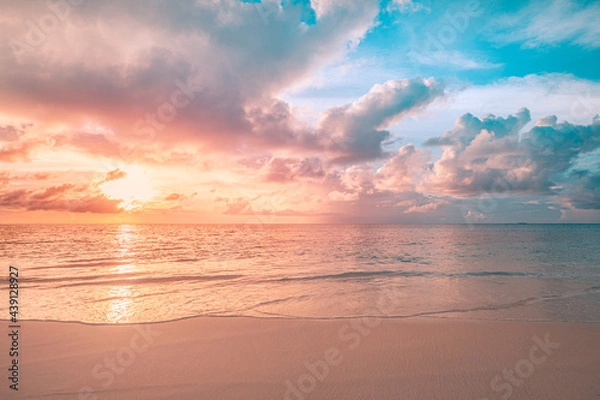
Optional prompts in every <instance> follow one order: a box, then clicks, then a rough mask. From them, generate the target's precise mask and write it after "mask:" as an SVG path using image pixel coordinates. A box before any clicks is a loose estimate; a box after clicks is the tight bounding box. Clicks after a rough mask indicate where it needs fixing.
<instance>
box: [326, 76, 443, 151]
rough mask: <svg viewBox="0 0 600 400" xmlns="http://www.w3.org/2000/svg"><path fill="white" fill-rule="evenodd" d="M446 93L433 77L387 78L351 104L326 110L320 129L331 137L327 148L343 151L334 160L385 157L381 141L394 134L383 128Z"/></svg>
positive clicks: (419, 109)
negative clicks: (391, 79) (390, 79)
mask: <svg viewBox="0 0 600 400" xmlns="http://www.w3.org/2000/svg"><path fill="white" fill-rule="evenodd" d="M443 96H444V86H443V85H442V84H440V83H437V82H436V81H435V80H434V79H420V78H414V79H403V80H393V81H387V82H385V83H384V84H378V85H375V86H373V88H372V89H371V90H370V91H369V93H367V94H365V95H364V96H362V97H361V98H360V99H358V100H357V101H356V102H354V103H352V104H347V105H345V106H342V107H334V108H332V109H329V110H327V111H326V112H325V113H324V117H323V118H322V119H321V121H320V122H319V125H318V129H319V131H320V132H321V133H322V135H323V136H326V137H328V140H329V143H327V148H328V149H329V150H330V151H332V152H334V153H341V154H340V155H338V156H337V157H335V158H334V160H333V162H335V163H352V162H358V161H364V160H373V159H377V158H382V157H384V156H386V154H384V152H383V150H382V147H381V145H382V143H383V142H384V141H386V140H387V139H389V138H390V136H391V133H390V132H389V131H387V130H385V129H384V128H385V127H387V126H389V125H390V124H392V123H393V122H395V121H398V120H399V119H400V118H402V117H404V116H406V115H409V114H414V113H416V112H418V111H421V110H423V109H424V108H425V107H426V106H427V105H429V104H430V103H431V102H433V101H434V100H436V99H437V98H440V97H443Z"/></svg>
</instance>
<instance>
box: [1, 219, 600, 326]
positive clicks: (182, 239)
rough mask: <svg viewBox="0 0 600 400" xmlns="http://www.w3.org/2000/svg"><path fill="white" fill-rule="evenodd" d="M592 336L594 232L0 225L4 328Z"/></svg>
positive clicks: (596, 284) (596, 315) (599, 281)
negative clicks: (485, 326)
mask: <svg viewBox="0 0 600 400" xmlns="http://www.w3.org/2000/svg"><path fill="white" fill-rule="evenodd" d="M9 264H12V265H15V266H17V267H18V268H19V271H20V288H21V289H20V293H19V294H20V310H19V312H20V316H21V318H22V319H42V320H61V321H82V322H92V323H107V322H108V323H122V322H141V321H147V322H149V321H165V320H172V319H176V318H182V317H189V316H198V315H215V316H233V315H245V316H259V317H296V318H315V317H317V318H323V317H326V318H330V317H349V316H361V315H385V316H406V317H408V316H415V315H428V316H431V317H435V318H472V319H494V320H534V321H579V322H596V323H598V322H600V225H483V226H475V227H473V228H470V227H469V226H462V225H276V226H265V225H261V226H259V225H245V226H232V225H0V268H2V273H1V276H2V279H3V283H2V287H1V288H0V292H1V296H2V298H4V299H5V301H0V313H1V314H0V315H2V317H0V318H2V319H6V316H7V315H8V300H7V299H8V282H7V277H8V269H9Z"/></svg>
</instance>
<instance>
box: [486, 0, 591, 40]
mask: <svg viewBox="0 0 600 400" xmlns="http://www.w3.org/2000/svg"><path fill="white" fill-rule="evenodd" d="M599 20H600V3H598V2H592V3H591V4H588V5H585V6H582V5H579V4H576V3H575V2H573V1H571V0H554V1H552V2H551V3H550V4H548V2H546V1H539V2H535V3H532V4H531V5H529V6H527V7H524V8H523V9H521V10H520V11H519V12H518V13H516V14H513V15H507V16H504V17H497V18H496V20H495V21H496V23H492V24H491V26H490V29H493V31H492V32H493V33H491V37H492V39H493V40H495V41H497V42H500V43H513V42H523V45H524V46H525V47H539V46H542V45H557V44H559V43H562V42H570V43H574V44H578V45H581V46H584V47H589V48H597V47H599V46H600V24H598V21H599Z"/></svg>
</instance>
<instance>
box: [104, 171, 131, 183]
mask: <svg viewBox="0 0 600 400" xmlns="http://www.w3.org/2000/svg"><path fill="white" fill-rule="evenodd" d="M126 176H127V172H125V171H121V170H120V169H118V168H117V169H114V170H112V171H108V173H107V174H106V177H105V178H104V180H103V181H102V183H105V182H110V181H116V180H118V179H122V178H125V177H126Z"/></svg>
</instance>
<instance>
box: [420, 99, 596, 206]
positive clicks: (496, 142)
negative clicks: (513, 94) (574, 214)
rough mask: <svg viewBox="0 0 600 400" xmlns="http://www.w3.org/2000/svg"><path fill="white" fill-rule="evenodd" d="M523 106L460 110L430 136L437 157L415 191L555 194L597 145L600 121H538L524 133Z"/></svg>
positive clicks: (526, 115) (526, 119)
mask: <svg viewBox="0 0 600 400" xmlns="http://www.w3.org/2000/svg"><path fill="white" fill-rule="evenodd" d="M529 121H530V113H529V110H527V109H521V110H520V111H519V112H518V113H516V114H515V115H511V116H509V117H507V118H502V117H496V116H493V115H487V116H484V117H483V118H481V119H480V118H477V117H474V116H473V115H471V114H465V115H463V116H461V117H460V118H459V119H458V120H457V121H456V126H455V127H454V129H452V130H451V131H447V132H446V133H445V134H444V135H442V136H440V137H436V138H431V139H429V140H428V141H427V142H426V143H425V144H426V145H428V146H441V147H442V148H443V153H442V156H441V158H440V159H439V160H438V161H436V162H435V163H434V165H433V168H432V171H431V174H430V175H428V176H426V177H425V179H424V180H423V182H421V184H420V185H419V189H420V190H423V191H426V192H432V193H438V194H447V195H453V196H467V197H468V196H479V195H481V194H483V193H489V192H494V193H509V192H513V193H519V192H529V193H538V194H558V193H559V192H560V185H561V184H562V183H563V181H565V177H564V174H565V173H566V172H567V171H568V170H569V169H570V168H572V167H574V166H575V165H576V163H577V160H578V157H580V156H581V155H583V154H586V153H590V152H592V151H594V150H596V149H597V148H599V147H600V121H599V120H598V119H594V121H593V122H592V124H591V125H586V126H583V125H573V124H570V123H568V122H562V123H557V118H556V117H555V116H549V117H545V118H542V119H540V120H539V121H538V122H537V123H536V125H535V126H534V127H532V128H531V129H530V130H529V131H527V132H523V133H522V134H521V129H522V128H523V127H524V126H525V125H526V124H527V123H528V122H529Z"/></svg>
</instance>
